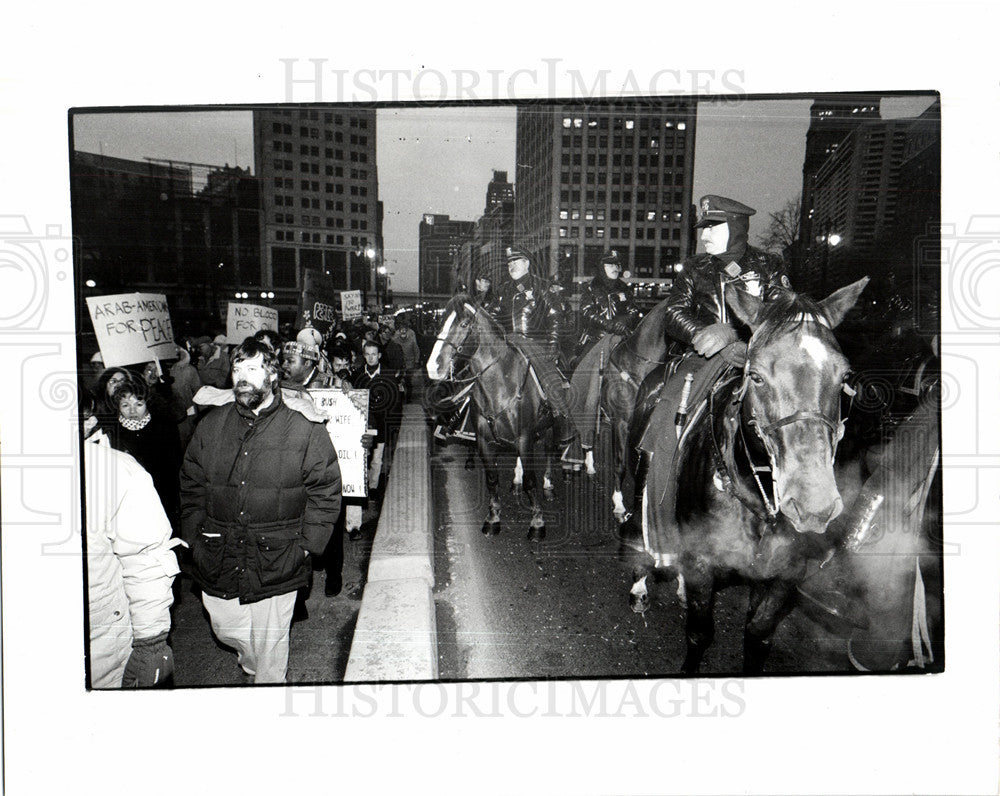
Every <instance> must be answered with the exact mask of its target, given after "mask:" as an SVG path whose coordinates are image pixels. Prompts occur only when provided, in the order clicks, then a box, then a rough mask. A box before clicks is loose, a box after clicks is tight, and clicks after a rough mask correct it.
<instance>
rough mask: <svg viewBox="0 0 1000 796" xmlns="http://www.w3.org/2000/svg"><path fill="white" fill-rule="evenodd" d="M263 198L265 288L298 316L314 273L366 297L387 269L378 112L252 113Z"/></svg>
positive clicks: (280, 305)
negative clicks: (380, 268) (382, 265)
mask: <svg viewBox="0 0 1000 796" xmlns="http://www.w3.org/2000/svg"><path fill="white" fill-rule="evenodd" d="M253 136H254V156H255V161H254V162H255V164H256V171H257V177H258V180H259V183H260V192H261V219H262V223H261V232H260V250H261V253H262V257H261V272H260V282H261V285H262V286H264V287H268V288H270V289H272V290H273V291H274V293H275V296H276V298H275V305H276V306H278V308H279V309H280V310H285V311H289V310H291V311H295V309H296V307H297V305H298V303H299V301H300V293H301V290H302V288H303V286H304V283H305V272H306V271H307V270H308V271H311V272H312V274H311V276H312V277H313V279H311V280H310V281H311V282H312V283H322V282H324V281H326V282H327V285H328V287H329V288H330V290H348V289H350V290H355V289H361V290H364V291H366V293H368V292H369V291H370V290H371V288H372V287H373V285H374V282H373V276H374V273H375V269H376V267H377V264H378V263H379V262H380V261H381V253H382V251H381V242H380V240H379V229H380V226H381V219H380V218H379V200H378V170H377V167H376V147H375V137H376V128H375V110H374V109H372V108H360V107H353V106H333V107H328V108H319V109H317V108H309V109H305V108H294V109H288V108H269V109H261V110H255V111H254V112H253Z"/></svg>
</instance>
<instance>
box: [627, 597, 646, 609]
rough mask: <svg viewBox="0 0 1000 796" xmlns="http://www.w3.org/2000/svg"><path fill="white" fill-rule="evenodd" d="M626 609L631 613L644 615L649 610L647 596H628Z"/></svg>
mask: <svg viewBox="0 0 1000 796" xmlns="http://www.w3.org/2000/svg"><path fill="white" fill-rule="evenodd" d="M628 607H629V608H631V609H632V612H633V613H636V614H644V613H646V611H648V610H649V595H648V594H642V595H638V594H630V595H629V596H628Z"/></svg>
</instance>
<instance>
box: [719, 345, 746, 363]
mask: <svg viewBox="0 0 1000 796" xmlns="http://www.w3.org/2000/svg"><path fill="white" fill-rule="evenodd" d="M719 356H720V357H722V358H723V359H724V360H725V361H726V362H727V363H728V364H730V365H732V366H733V367H734V368H742V367H743V366H744V365H745V364H746V361H747V344H746V343H744V342H743V341H742V340H737V341H736V342H735V343H730V344H729V345H727V346H726V347H725V348H723V349H722V350H721V351H720V352H719Z"/></svg>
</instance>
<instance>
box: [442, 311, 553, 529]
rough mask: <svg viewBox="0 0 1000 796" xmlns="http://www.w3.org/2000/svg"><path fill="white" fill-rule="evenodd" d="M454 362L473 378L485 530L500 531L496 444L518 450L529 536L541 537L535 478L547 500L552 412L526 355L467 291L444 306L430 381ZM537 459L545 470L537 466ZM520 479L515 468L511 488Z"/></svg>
mask: <svg viewBox="0 0 1000 796" xmlns="http://www.w3.org/2000/svg"><path fill="white" fill-rule="evenodd" d="M456 361H463V362H464V363H465V365H466V368H467V369H468V371H469V373H470V374H471V376H472V379H473V382H472V385H473V386H472V391H471V395H472V400H473V403H474V404H475V406H476V409H477V413H476V414H477V418H476V438H477V444H478V447H479V455H480V456H481V457H482V460H483V465H484V467H485V470H486V486H487V489H488V490H489V493H490V506H489V513H488V514H487V517H486V521H485V522H484V523H483V528H482V530H483V533H486V534H488V533H493V534H496V533H499V532H500V497H499V480H500V479H499V474H498V470H497V448H498V447H501V446H502V447H506V448H512V449H514V450H515V451H516V452H517V455H518V457H519V459H520V461H521V464H522V465H523V467H524V470H525V472H524V478H523V489H524V495H525V497H527V499H528V501H529V502H530V504H531V523H530V527H529V529H528V538H529V539H532V540H541V539H544V538H545V520H544V518H543V516H542V506H541V501H540V500H539V499H538V482H539V480H541V481H542V484H543V486H544V492H545V497H546V498H551V497H552V496H553V488H552V484H551V480H550V476H549V472H550V462H551V452H552V440H551V430H552V429H551V427H552V416H551V413H550V412H549V410H548V407H547V406H546V405H545V400H544V398H543V396H542V393H541V390H540V389H539V386H538V384H537V383H536V381H535V378H534V376H533V374H532V373H531V370H530V368H529V366H528V361H527V359H526V358H525V356H524V355H523V354H522V353H521V352H520V351H518V350H517V349H516V348H514V347H513V346H512V345H510V344H509V343H508V342H507V341H506V339H505V338H504V334H503V330H502V329H501V328H500V326H499V324H497V322H496V321H494V320H493V318H491V317H490V316H489V315H488V314H487V313H486V312H485V311H484V310H483V309H482V307H479V306H478V305H476V304H474V303H473V301H472V299H471V298H469V296H466V295H458V296H455V298H453V299H452V300H451V301H450V302H448V306H447V307H446V308H445V313H444V323H443V324H442V326H441V329H440V331H439V332H438V335H437V339H436V341H435V343H434V349H433V351H431V355H430V357H429V359H428V360H427V374H428V376H430V378H431V379H434V380H440V379H444V378H446V377H447V375H448V373H449V372H450V370H451V368H452V365H453V363H455V362H456ZM539 437H542V440H543V444H542V455H541V456H539V455H538V453H537V452H536V441H537V440H538V439H539ZM541 461H544V464H545V466H544V468H541V467H539V463H540V462H541ZM539 470H541V472H539ZM539 476H541V477H540V478H539ZM518 480H519V479H518V474H517V473H516V472H515V481H514V486H515V489H516V488H517V486H518Z"/></svg>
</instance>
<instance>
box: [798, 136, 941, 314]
mask: <svg viewBox="0 0 1000 796" xmlns="http://www.w3.org/2000/svg"><path fill="white" fill-rule="evenodd" d="M927 123H928V122H927V121H926V120H925V124H924V125H918V124H917V122H916V121H915V120H914V119H891V120H885V121H882V120H868V121H865V122H864V123H861V124H858V125H857V126H856V127H855V128H854V129H853V130H852V131H851V132H849V133H848V134H847V135H845V136H844V137H843V138H842V139H841V140H840V141H839V142H838V143H837V146H836V148H835V149H834V150H833V151H832V152H831V154H830V155H829V156H828V157H827V159H826V160H825V161H824V162H823V163H822V164H821V165H820V166H819V167H818V168H817V169H816V173H815V175H813V176H812V177H811V180H810V204H811V208H810V213H809V225H808V230H804V232H808V234H809V237H808V238H803V242H804V244H805V252H804V258H803V262H802V263H801V264H800V268H799V272H798V273H797V274H796V287H798V288H799V289H801V290H804V291H806V292H812V293H814V294H815V295H825V294H826V293H827V292H829V291H831V290H833V289H834V288H837V287H840V286H842V285H843V284H845V283H847V282H850V281H853V280H855V279H858V278H860V277H861V276H864V275H867V276H870V277H871V278H872V279H873V284H872V285H871V287H870V289H869V291H867V293H868V294H869V295H870V296H872V298H873V300H877V297H878V295H879V294H880V293H885V291H886V290H887V289H889V288H888V287H887V285H888V283H889V282H898V281H899V280H900V279H905V278H907V277H908V275H907V274H904V273H902V272H904V271H909V270H910V269H911V267H912V251H910V249H911V243H912V237H913V236H912V234H910V233H905V234H904V233H901V232H900V230H902V229H903V228H909V227H910V226H911V225H914V224H915V225H917V227H919V228H921V229H924V230H926V228H927V226H928V223H929V220H930V219H931V218H933V217H934V216H935V215H936V213H934V212H928V209H927V207H925V206H923V205H926V204H927V201H926V200H924V199H920V200H916V202H915V200H914V192H915V191H921V190H926V186H925V187H924V188H919V187H916V186H914V185H912V184H910V180H912V179H915V178H914V177H913V176H907V175H906V174H905V173H904V171H903V166H904V162H905V161H906V160H907V158H906V153H907V151H908V150H911V149H913V146H912V142H911V139H912V137H913V136H914V134H917V135H918V137H921V138H925V139H926V138H927V134H926V130H925V127H926V124H927ZM929 124H930V126H931V127H934V129H935V130H936V131H937V132H938V135H939V130H940V128H939V126H938V125H937V124H936V122H935V121H934V120H931V121H930V122H929ZM922 129H924V132H920V131H921V130H922ZM915 157H916V156H913V157H911V160H914V158H915ZM919 162H920V163H922V164H924V166H925V167H926V165H927V164H926V158H923V159H920V161H919ZM939 163H940V159H939V158H938V163H937V164H936V168H933V169H930V170H929V171H928V173H930V174H933V175H934V176H932V177H931V178H930V179H931V180H932V181H935V182H936V180H937V175H939V171H938V170H937V169H939ZM925 170H926V169H925ZM925 176H926V175H925ZM924 182H926V179H924ZM932 195H933V194H932ZM903 197H906V198H903ZM931 201H932V200H931ZM920 203H922V204H921V206H920V207H917V206H916V204H920ZM900 212H902V213H903V214H904V215H905V216H906V218H902V217H900ZM901 235H902V237H905V238H907V240H906V241H903V240H902V238H901V237H900V236H901ZM897 271H898V272H899V273H896V272H897Z"/></svg>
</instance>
